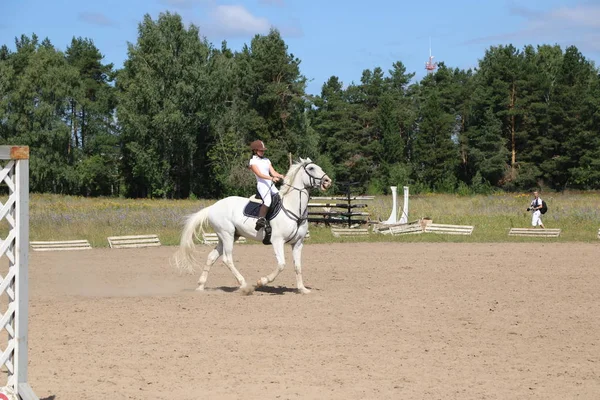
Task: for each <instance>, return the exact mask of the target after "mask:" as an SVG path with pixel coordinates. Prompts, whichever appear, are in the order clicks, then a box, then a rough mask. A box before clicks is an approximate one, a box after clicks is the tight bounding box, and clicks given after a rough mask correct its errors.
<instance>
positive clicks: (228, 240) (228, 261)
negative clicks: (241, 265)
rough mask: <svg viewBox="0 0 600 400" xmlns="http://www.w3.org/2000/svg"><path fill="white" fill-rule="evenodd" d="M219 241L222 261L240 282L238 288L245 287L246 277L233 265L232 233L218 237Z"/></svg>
mask: <svg viewBox="0 0 600 400" xmlns="http://www.w3.org/2000/svg"><path fill="white" fill-rule="evenodd" d="M219 243H223V263H224V264H225V265H227V267H228V268H229V270H230V271H231V273H232V274H233V276H235V279H237V281H238V283H239V284H240V289H246V286H247V285H246V279H244V277H243V276H242V274H240V271H238V270H237V268H235V265H233V235H232V236H223V237H222V238H221V237H219Z"/></svg>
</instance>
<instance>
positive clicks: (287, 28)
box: [0, 0, 600, 94]
mask: <svg viewBox="0 0 600 400" xmlns="http://www.w3.org/2000/svg"><path fill="white" fill-rule="evenodd" d="M165 11H169V12H171V13H178V14H179V15H181V16H182V18H183V20H184V22H185V23H186V24H190V23H193V24H195V25H197V26H199V28H200V33H201V35H202V36H204V37H206V39H207V40H208V41H209V42H210V43H212V44H213V45H214V46H216V47H220V45H221V42H222V41H223V40H226V41H227V43H228V46H229V47H230V48H231V49H233V50H240V49H241V48H242V46H243V45H244V44H250V41H251V39H252V37H254V35H256V34H266V33H268V32H269V29H270V28H272V27H274V28H276V29H278V30H279V31H280V32H281V35H282V37H283V38H284V40H285V42H286V44H287V46H288V51H289V52H290V53H291V54H293V55H294V56H295V57H297V58H299V59H300V60H301V64H300V70H301V73H302V74H303V75H304V76H306V78H307V79H308V85H307V93H309V94H320V92H321V87H322V86H323V84H324V83H325V82H326V81H327V80H328V79H329V78H330V77H331V76H332V75H335V76H337V77H338V78H340V80H341V81H342V82H343V83H344V84H345V85H349V84H351V83H353V82H354V83H358V82H360V78H361V75H362V71H363V70H365V69H373V68H375V67H381V68H382V69H383V70H384V71H386V72H387V71H388V70H390V69H391V68H392V64H393V63H394V62H396V61H402V63H404V65H405V66H406V68H407V71H408V72H414V73H415V74H416V75H415V79H417V80H419V79H421V78H422V77H423V76H424V75H425V74H426V70H425V62H426V61H427V60H428V57H429V51H430V43H431V53H432V55H433V56H434V57H435V58H434V61H438V62H439V61H443V62H444V63H445V64H446V65H447V66H449V67H452V68H461V69H468V68H476V67H477V65H478V60H480V59H481V58H482V57H483V56H484V54H485V50H486V49H488V48H489V47H490V46H496V45H508V44H513V45H514V46H516V47H517V48H523V46H525V45H528V44H531V45H538V44H552V45H553V44H558V45H560V46H561V47H562V48H563V49H565V48H566V47H567V46H569V45H575V46H577V48H578V49H579V51H581V52H582V53H583V55H584V56H585V57H586V58H588V59H591V60H593V61H594V62H595V63H596V65H597V66H600V0H528V1H526V2H525V1H521V2H517V1H513V0H454V1H445V0H429V1H411V2H406V1H401V0H370V1H358V0H346V1H343V0H320V1H317V0H229V1H221V0H104V1H98V2H95V1H94V2H92V1H81V0H77V1H75V0H54V1H48V0H20V1H17V0H0V45H2V44H5V45H7V46H8V47H9V48H10V49H12V50H14V48H15V46H14V42H15V37H19V36H21V35H22V34H25V35H28V36H31V35H32V34H33V33H35V34H36V35H37V36H38V37H40V38H41V39H43V38H46V37H47V38H49V39H50V41H51V42H52V43H53V44H54V46H55V47H57V48H58V49H60V50H63V51H64V50H65V49H66V47H67V46H68V45H69V43H70V42H71V39H72V38H73V37H74V36H75V37H85V38H89V39H92V40H93V41H94V43H95V45H96V46H97V47H98V49H99V50H100V51H101V53H102V54H103V55H104V62H105V63H113V64H114V66H115V68H122V66H123V62H124V61H125V59H126V58H127V43H135V42H136V41H137V36H138V32H137V29H138V24H139V23H140V22H141V21H142V20H143V17H144V15H145V14H149V15H150V16H151V17H152V18H153V19H154V20H156V19H157V18H158V15H159V14H160V13H161V12H165Z"/></svg>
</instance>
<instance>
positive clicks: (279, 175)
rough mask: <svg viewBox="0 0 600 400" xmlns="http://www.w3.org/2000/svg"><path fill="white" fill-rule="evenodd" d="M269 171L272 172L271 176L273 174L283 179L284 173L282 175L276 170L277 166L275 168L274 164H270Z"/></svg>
mask: <svg viewBox="0 0 600 400" xmlns="http://www.w3.org/2000/svg"><path fill="white" fill-rule="evenodd" d="M269 173H270V174H271V176H273V177H275V178H280V179H283V175H281V174H280V173H279V172H277V171H275V168H273V165H271V166H269Z"/></svg>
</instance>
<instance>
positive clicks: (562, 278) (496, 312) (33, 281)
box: [29, 243, 600, 400]
mask: <svg viewBox="0 0 600 400" xmlns="http://www.w3.org/2000/svg"><path fill="white" fill-rule="evenodd" d="M174 251H175V248H174V247H161V248H149V249H136V250H111V249H94V250H91V251H77V252H44V253H39V252H37V253H36V252H32V253H31V254H30V288H31V293H30V326H29V345H30V351H29V361H30V363H29V382H30V384H31V386H32V388H33V389H34V391H35V392H36V394H37V395H38V396H39V397H40V399H46V400H67V399H74V400H83V399H140V400H141V399H169V400H183V399H186V400H187V399H190V400H196V399H242V398H243V399H561V400H562V399H574V398H577V399H598V398H599V394H600V334H599V332H600V296H599V293H600V272H599V271H600V270H599V264H600V263H599V261H598V259H599V255H600V251H599V249H598V246H597V245H594V244H573V243H564V244H563V243H560V244H531V243H530V244H507V243H503V244H450V243H448V244H439V243H436V244H429V243H417V244H401V243H394V244H390V243H387V244H386V243H340V244H334V245H316V244H315V245H311V244H308V245H306V246H305V248H304V253H303V272H304V282H305V284H306V286H307V287H308V288H310V289H312V293H311V294H308V295H300V294H297V293H296V292H295V276H294V268H293V266H292V265H291V251H289V249H287V250H286V256H287V260H288V266H287V267H286V269H285V270H284V271H283V272H282V273H281V275H280V276H279V278H278V279H277V280H276V281H275V282H273V286H271V287H267V288H264V289H262V290H260V291H256V292H255V293H254V294H252V295H250V296H242V295H241V294H240V293H238V292H235V291H234V289H235V285H236V281H235V279H234V278H233V276H232V275H231V273H230V272H229V270H227V268H226V267H225V266H224V265H223V264H221V263H220V262H218V263H217V264H215V266H214V267H213V269H212V271H211V275H210V276H209V279H208V282H207V288H209V290H207V291H206V292H204V293H199V292H195V291H194V289H195V286H196V281H197V279H198V277H199V272H198V274H195V275H179V274H178V273H177V271H175V270H174V269H173V268H172V267H171V266H170V265H169V258H170V257H171V256H172V254H173V253H174ZM201 252H202V254H203V256H202V257H203V259H204V256H205V255H207V254H208V252H209V248H207V247H203V248H201ZM234 261H235V262H236V265H237V267H238V268H239V270H240V272H241V273H242V274H243V275H244V276H245V277H246V279H247V280H248V281H249V282H255V281H256V280H257V279H258V278H260V277H261V276H264V275H266V274H267V273H269V272H271V270H272V268H274V266H275V259H274V256H273V255H272V249H271V247H267V246H262V245H259V244H257V245H238V246H236V248H235V254H234Z"/></svg>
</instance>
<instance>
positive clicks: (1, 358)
mask: <svg viewBox="0 0 600 400" xmlns="http://www.w3.org/2000/svg"><path fill="white" fill-rule="evenodd" d="M0 163H1V164H2V170H1V171H0V182H2V183H4V184H5V185H6V187H7V188H8V199H7V200H6V203H4V204H2V203H1V202H0V219H6V222H7V223H8V234H7V236H6V238H5V239H4V240H1V241H0V256H2V255H4V256H6V259H7V261H8V272H7V273H6V275H5V276H4V277H0V295H3V294H6V299H7V302H8V304H7V306H6V309H5V310H2V312H1V318H0V329H3V330H4V331H5V334H7V336H8V339H7V340H6V348H5V349H4V350H2V349H0V367H2V369H3V372H5V373H6V377H7V382H6V386H4V387H0V393H1V394H2V395H0V398H5V399H10V400H13V399H14V400H18V399H20V400H39V398H38V397H37V396H36V395H35V393H34V392H33V390H32V389H31V387H30V386H29V383H28V382H27V362H28V360H27V350H28V344H27V330H28V318H29V310H28V303H29V283H28V282H29V271H28V266H29V147H27V146H0ZM2 343H4V341H2ZM2 375H4V374H2Z"/></svg>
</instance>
